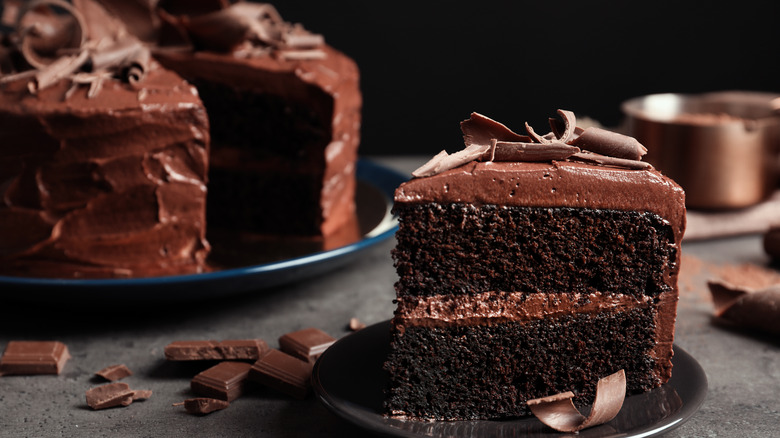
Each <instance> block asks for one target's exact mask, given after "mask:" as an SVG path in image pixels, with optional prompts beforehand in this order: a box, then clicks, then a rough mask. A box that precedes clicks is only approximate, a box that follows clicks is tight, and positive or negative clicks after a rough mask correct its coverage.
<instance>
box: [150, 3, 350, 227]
mask: <svg viewBox="0 0 780 438" xmlns="http://www.w3.org/2000/svg"><path fill="white" fill-rule="evenodd" d="M196 3H197V2H196ZM206 3H208V2H206ZM212 3H213V4H214V7H212V8H210V7H208V5H204V4H199V8H200V9H199V10H195V5H193V4H191V3H190V2H178V1H166V2H161V3H160V6H161V9H160V14H161V17H162V18H163V26H162V28H161V31H160V38H161V43H160V46H159V47H158V49H157V50H155V57H156V58H157V59H158V60H159V61H160V62H161V63H162V64H163V65H164V66H165V67H167V68H170V69H172V70H174V71H176V72H178V73H179V74H181V75H182V76H183V77H185V78H186V79H187V80H188V81H190V82H191V83H193V84H194V85H196V86H197V88H198V91H199V93H200V96H201V98H202V99H203V102H204V103H205V105H206V108H207V111H208V114H209V119H210V122H211V137H212V156H211V170H210V173H209V181H210V182H209V200H208V203H209V208H208V211H209V215H208V221H209V225H210V227H211V226H214V227H228V226H229V227H240V228H242V229H246V230H248V231H252V232H255V233H260V234H288V235H309V236H317V235H329V234H332V233H333V232H335V231H336V230H337V229H338V228H339V227H341V226H343V225H344V224H345V223H347V222H348V221H350V220H352V219H353V218H354V214H355V206H354V196H355V184H356V181H355V162H356V159H357V147H358V142H359V138H360V108H361V95H360V91H359V85H358V69H357V66H356V65H355V63H354V62H353V61H352V60H351V59H350V58H348V57H347V56H346V55H344V54H342V53H340V52H338V51H336V50H335V49H333V48H332V47H330V46H328V45H326V44H325V43H324V42H323V39H322V37H321V36H320V35H315V34H312V33H310V32H308V31H306V30H304V29H303V28H302V27H301V26H300V25H292V24H290V23H287V22H284V21H283V20H282V18H281V17H280V16H279V14H278V13H277V12H276V10H275V9H274V8H273V7H272V6H271V5H268V4H254V3H244V2H239V3H236V4H233V5H230V6H228V7H224V8H223V7H221V6H219V3H220V2H212ZM171 34H175V35H177V36H178V38H179V40H178V41H177V40H176V39H173V43H168V42H166V38H168V40H171V38H170V35H171ZM182 42H183V43H185V44H186V49H182V48H181V43H182ZM177 43H178V44H177ZM171 44H172V45H171Z"/></svg>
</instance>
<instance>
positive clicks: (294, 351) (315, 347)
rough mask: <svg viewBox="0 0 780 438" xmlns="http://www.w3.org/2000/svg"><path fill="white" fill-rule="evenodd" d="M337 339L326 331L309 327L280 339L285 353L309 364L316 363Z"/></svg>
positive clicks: (281, 347)
mask: <svg viewBox="0 0 780 438" xmlns="http://www.w3.org/2000/svg"><path fill="white" fill-rule="evenodd" d="M334 342H336V338H334V337H332V336H331V335H329V334H327V333H325V332H324V331H322V330H320V329H318V328H314V327H309V328H305V329H302V330H298V331H295V332H291V333H286V334H284V335H282V336H281V337H279V348H280V349H281V350H282V351H284V352H285V353H287V354H289V355H291V356H295V357H297V358H298V359H301V360H305V361H308V362H312V363H313V362H316V361H317V358H318V357H320V355H321V354H322V353H324V352H325V350H327V349H328V347H330V346H331V345H333V343H334Z"/></svg>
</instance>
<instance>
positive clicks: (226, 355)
mask: <svg viewBox="0 0 780 438" xmlns="http://www.w3.org/2000/svg"><path fill="white" fill-rule="evenodd" d="M267 350H268V344H266V342H265V341H264V340H262V339H242V340H227V341H222V342H217V341H176V342H172V343H170V344H168V345H167V346H165V358H166V359H168V360H257V359H259V358H260V355H261V354H262V353H264V352H265V351H267Z"/></svg>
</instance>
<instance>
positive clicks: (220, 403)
mask: <svg viewBox="0 0 780 438" xmlns="http://www.w3.org/2000/svg"><path fill="white" fill-rule="evenodd" d="M183 404H184V409H186V410H187V412H188V413H190V414H194V415H206V414H210V413H212V412H214V411H219V410H222V409H225V408H227V407H228V406H230V403H228V402H226V401H224V400H218V399H216V398H206V397H198V398H190V399H187V400H184V403H183Z"/></svg>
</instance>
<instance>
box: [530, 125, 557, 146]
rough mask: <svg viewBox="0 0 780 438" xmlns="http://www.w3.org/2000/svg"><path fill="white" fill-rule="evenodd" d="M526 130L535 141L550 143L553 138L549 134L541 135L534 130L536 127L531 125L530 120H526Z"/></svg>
mask: <svg viewBox="0 0 780 438" xmlns="http://www.w3.org/2000/svg"><path fill="white" fill-rule="evenodd" d="M525 130H526V131H528V136H530V137H531V139H533V140H534V141H535V142H537V143H542V144H547V143H550V142H551V140H550V139H549V138H548V137H547V136H541V135H539V134H537V133H536V131H534V128H532V127H531V125H529V124H528V122H525Z"/></svg>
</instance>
